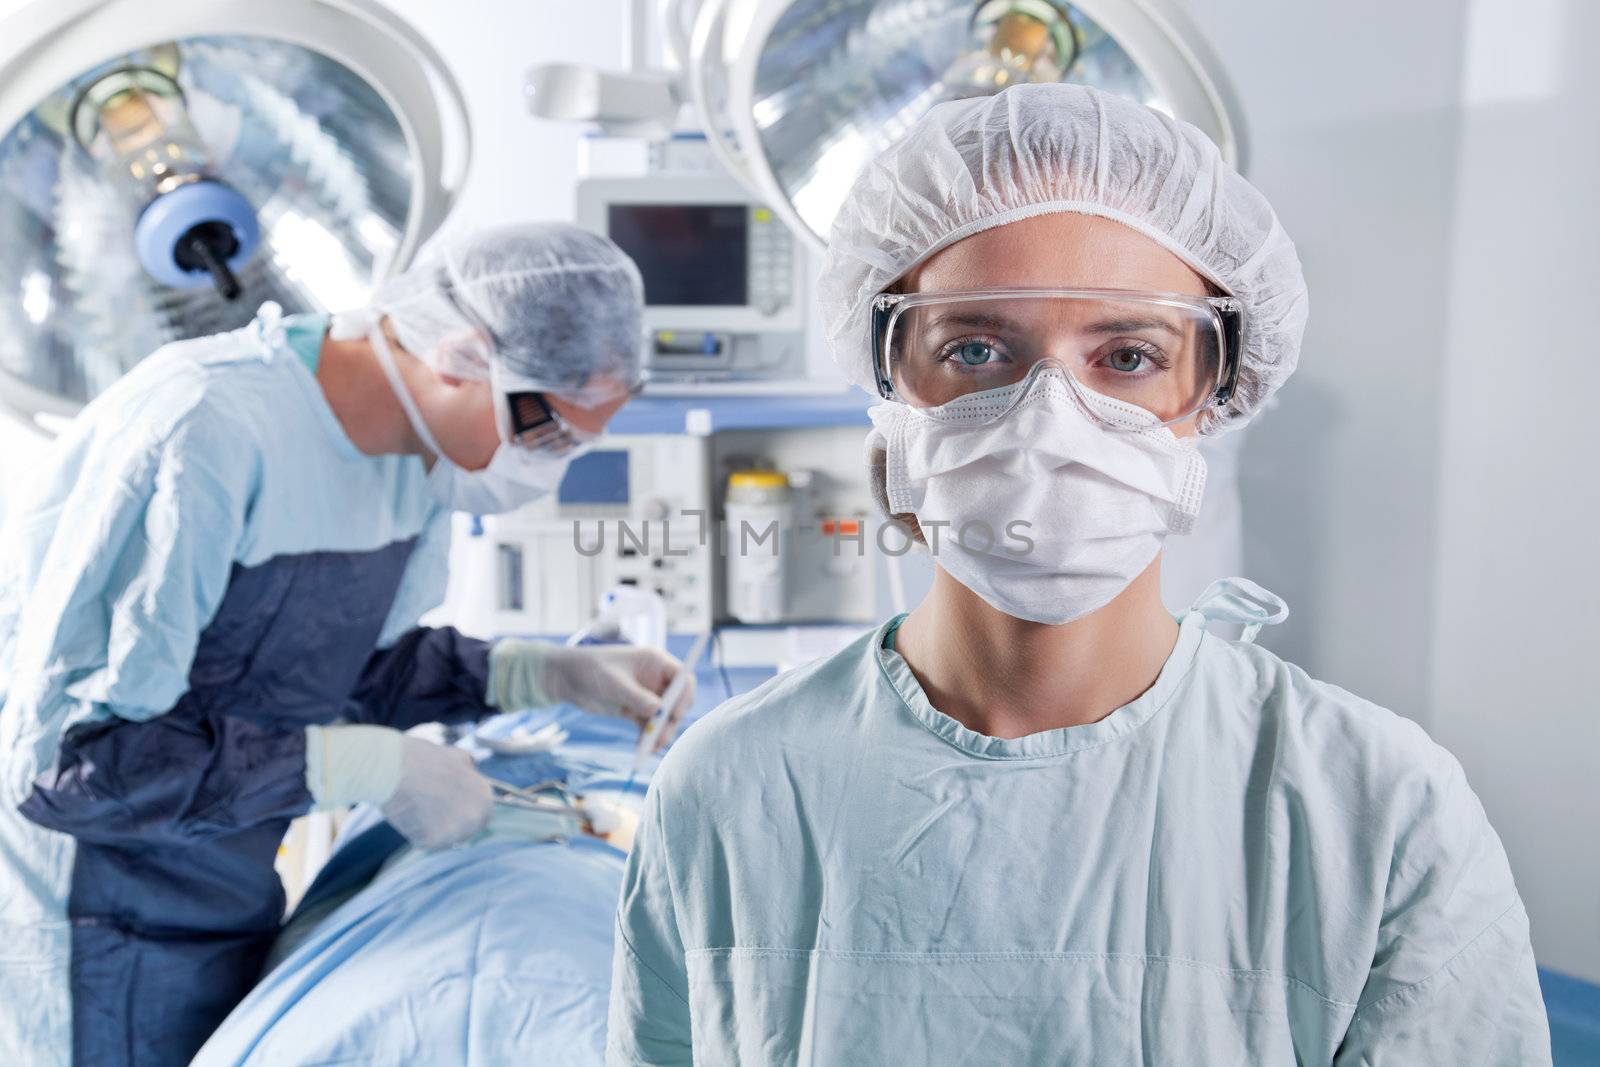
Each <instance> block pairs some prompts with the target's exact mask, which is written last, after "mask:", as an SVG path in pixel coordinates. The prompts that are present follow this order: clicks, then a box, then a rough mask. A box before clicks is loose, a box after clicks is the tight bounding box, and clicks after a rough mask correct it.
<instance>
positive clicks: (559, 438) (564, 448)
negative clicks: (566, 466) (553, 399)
mask: <svg viewBox="0 0 1600 1067" xmlns="http://www.w3.org/2000/svg"><path fill="white" fill-rule="evenodd" d="M499 416H500V436H501V438H502V439H503V440H505V441H507V442H508V443H510V444H513V445H516V446H517V447H519V448H526V449H530V450H533V451H538V452H551V453H554V454H555V455H558V456H564V455H566V454H567V453H569V452H573V451H576V450H578V449H580V448H582V447H584V446H585V445H588V444H591V443H593V442H594V441H595V440H596V439H597V438H598V437H599V435H598V434H593V433H589V432H588V431H586V430H582V429H580V428H578V427H576V426H573V425H572V424H571V423H569V422H567V420H566V419H563V418H562V417H561V414H560V412H558V411H556V410H555V408H553V407H551V405H550V402H549V400H547V399H546V398H545V396H544V394H542V393H536V392H517V393H506V394H504V396H503V397H502V400H501V405H500V409H499Z"/></svg>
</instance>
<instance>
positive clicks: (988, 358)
mask: <svg viewBox="0 0 1600 1067" xmlns="http://www.w3.org/2000/svg"><path fill="white" fill-rule="evenodd" d="M936 358H937V359H938V360H939V362H941V363H953V364H955V365H956V367H957V369H960V368H962V367H987V366H991V365H993V364H997V363H1009V362H1011V360H1010V358H1009V357H1008V356H1006V354H1005V352H1004V351H1003V350H1002V346H1001V345H1000V342H999V341H997V340H990V339H986V338H981V337H963V338H961V339H960V340H958V341H950V342H948V343H947V344H945V345H944V347H943V348H941V349H940V350H939V353H938V356H937V357H936Z"/></svg>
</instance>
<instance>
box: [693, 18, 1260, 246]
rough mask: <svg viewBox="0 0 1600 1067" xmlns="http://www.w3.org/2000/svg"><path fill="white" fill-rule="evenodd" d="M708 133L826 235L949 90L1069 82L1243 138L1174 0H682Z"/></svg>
mask: <svg viewBox="0 0 1600 1067" xmlns="http://www.w3.org/2000/svg"><path fill="white" fill-rule="evenodd" d="M672 5H675V6H671V5H669V10H670V12H671V14H670V15H669V20H670V19H672V18H676V17H678V16H679V15H681V14H682V10H683V8H685V7H686V6H692V7H693V9H694V10H693V12H692V14H693V27H694V28H693V33H692V34H691V35H690V39H689V42H688V58H687V61H686V62H685V65H684V66H685V77H684V80H685V82H686V85H687V88H688V90H689V95H690V97H691V99H692V100H693V102H694V104H695V107H696V110H697V111H698V112H699V117H700V121H701V124H702V126H703V128H704V129H705V132H706V135H707V139H708V143H710V144H711V146H712V148H713V149H714V150H715V151H716V152H717V153H718V155H719V157H720V158H721V161H722V162H723V163H724V165H726V166H727V167H728V168H729V169H730V170H731V171H733V173H734V174H735V175H736V176H738V177H739V178H740V179H741V180H743V181H744V182H746V184H748V185H749V186H750V187H751V188H752V190H753V191H754V192H755V193H757V195H759V196H761V197H762V198H763V199H765V200H766V201H767V202H768V203H770V204H771V205H772V206H773V208H774V209H775V210H777V211H778V212H779V213H780V215H781V216H782V217H783V219H784V221H785V222H787V223H788V224H789V226H790V227H791V228H792V229H794V230H795V231H796V232H797V233H799V234H800V235H801V236H803V237H805V238H806V239H808V240H809V241H810V242H811V243H812V244H814V245H820V244H821V243H822V242H823V241H824V239H825V236H826V234H827V232H828V227H829V225H830V224H831V223H832V221H833V216H834V214H835V213H836V212H837V211H838V208H839V204H840V203H841V202H842V200H843V199H844V196H845V194H846V192H847V191H848V190H849V188H850V184H851V182H852V181H853V180H854V178H855V175H856V173H857V172H858V171H859V170H860V168H861V167H862V165H863V164H865V163H866V161H867V160H869V159H871V158H872V157H873V156H875V155H877V154H878V153H879V152H881V151H882V150H883V149H884V148H885V147H886V146H887V145H888V144H890V143H891V142H892V141H894V140H895V139H896V138H898V137H899V136H901V135H902V134H903V133H904V132H905V131H906V130H907V129H908V128H909V127H910V126H911V125H912V124H913V123H915V122H916V121H917V119H919V118H921V117H922V115H924V114H925V113H926V112H927V111H928V109H929V108H931V107H933V106H934V105H936V104H938V103H940V102H941V101H945V100H951V99H958V98H962V97H970V96H975V95H987V94H991V93H996V92H999V91H1001V90H1002V89H1004V88H1006V87H1007V86H1009V85H1014V84H1017V83H1019V82H1057V81H1066V82H1074V83H1079V84H1085V85H1093V86H1095V87H1097V88H1100V89H1104V90H1106V91H1108V92H1113V93H1117V94H1119V95H1123V96H1127V97H1131V98H1133V99H1135V100H1138V101H1140V102H1142V103H1145V104H1147V105H1149V106H1151V107H1153V108H1156V109H1157V110H1160V111H1163V112H1165V113H1167V114H1170V115H1174V116H1176V117H1178V118H1182V119H1185V120H1187V121H1189V122H1192V123H1194V124H1195V125H1197V126H1199V127H1200V128H1201V129H1202V130H1204V131H1206V133H1208V134H1209V135H1210V136H1211V137H1212V139H1213V140H1215V141H1216V142H1217V143H1218V145H1219V146H1220V147H1221V148H1222V151H1223V154H1224V156H1225V157H1226V158H1228V159H1229V160H1230V161H1232V162H1234V163H1235V164H1236V165H1237V164H1239V163H1241V162H1242V156H1243V137H1242V131H1241V128H1240V124H1239V121H1238V118H1237V109H1236V107H1235V106H1234V104H1233V103H1232V99H1231V94H1230V92H1229V89H1228V86H1227V82H1226V79H1225V78H1224V77H1223V75H1222V73H1221V70H1220V67H1219V65H1218V64H1217V63H1216V61H1215V59H1214V58H1213V57H1212V56H1211V54H1210V52H1209V49H1208V46H1207V44H1206V42H1205V39H1204V35H1203V34H1202V33H1201V32H1200V30H1199V28H1198V27H1196V26H1195V25H1194V24H1193V23H1192V22H1191V21H1190V20H1189V19H1188V18H1187V17H1185V16H1184V14H1183V12H1182V11H1181V9H1179V8H1178V7H1176V6H1175V5H1174V4H1172V3H1171V2H1170V0H1078V2H1075V3H1067V2H1066V0H699V2H698V3H691V0H672Z"/></svg>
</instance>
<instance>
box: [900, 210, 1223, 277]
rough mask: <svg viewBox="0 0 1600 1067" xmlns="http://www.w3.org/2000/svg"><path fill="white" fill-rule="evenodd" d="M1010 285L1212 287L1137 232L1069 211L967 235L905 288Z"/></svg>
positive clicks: (918, 272) (935, 257)
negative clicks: (1207, 285) (1069, 212)
mask: <svg viewBox="0 0 1600 1067" xmlns="http://www.w3.org/2000/svg"><path fill="white" fill-rule="evenodd" d="M1007 288H1017V289H1134V290H1139V291H1143V292H1158V293H1189V294H1192V295H1195V296H1204V295H1205V294H1206V292H1207V287H1206V283H1205V279H1203V278H1201V277H1200V275H1199V274H1197V273H1195V271H1194V270H1193V269H1192V268H1191V267H1190V266H1189V265H1188V264H1186V263H1185V262H1184V261H1183V260H1181V259H1179V258H1178V257H1177V256H1176V255H1174V254H1173V253H1172V252H1170V251H1168V250H1167V249H1166V248H1164V247H1162V246H1161V245H1160V244H1158V243H1157V242H1156V241H1154V240H1152V239H1151V238H1149V237H1147V236H1145V235H1144V234H1142V233H1140V232H1139V231H1137V230H1135V229H1133V228H1131V227H1128V226H1124V225H1123V224H1122V223H1120V222H1114V221H1112V220H1111V219H1104V218H1100V217H1099V216H1097V215H1074V214H1068V213H1064V212H1058V213H1055V214H1051V215H1038V216H1035V217H1033V218H1029V219H1019V220H1017V221H1016V222H1010V223H1007V224H1005V225H1004V226H996V227H995V228H994V229H991V230H984V231H983V232H981V233H975V234H973V235H972V236H970V237H964V238H962V239H961V240H959V241H957V242H956V243H955V244H953V245H951V246H950V247H949V248H944V249H941V250H940V251H939V252H937V253H935V254H934V255H933V256H931V257H930V258H929V259H928V261H927V262H926V263H923V264H922V265H921V266H920V267H918V268H917V269H916V270H915V271H913V272H912V273H911V274H910V275H909V276H908V277H907V279H906V284H905V286H904V289H905V291H906V292H951V291H953V290H959V289H1007Z"/></svg>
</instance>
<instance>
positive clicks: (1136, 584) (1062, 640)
mask: <svg viewBox="0 0 1600 1067" xmlns="http://www.w3.org/2000/svg"><path fill="white" fill-rule="evenodd" d="M1177 641H1178V625H1177V623H1176V622H1174V621H1173V618H1172V616H1171V615H1170V614H1169V613H1168V612H1167V609H1166V607H1165V606H1164V605H1163V604H1162V602H1161V558H1160V557H1159V556H1157V557H1156V560H1155V562H1153V563H1151V564H1150V566H1149V567H1148V568H1146V570H1145V571H1144V573H1143V574H1141V575H1139V577H1137V578H1135V579H1134V580H1133V583H1132V584H1131V585H1129V586H1128V588H1126V589H1124V590H1123V591H1122V593H1121V594H1119V595H1118V596H1117V598H1116V599H1115V600H1113V601H1111V603H1109V604H1107V605H1106V606H1105V607H1103V608H1101V609H1100V610H1098V611H1095V612H1093V613H1091V614H1089V615H1086V616H1084V617H1083V618H1081V619H1077V620H1074V621H1073V622H1069V623H1066V624H1064V625H1061V626H1050V625H1046V624H1044V623H1036V622H1025V621H1023V620H1022V619H1017V618H1013V617H1012V616H1010V615H1006V614H1003V613H1001V612H999V611H996V610H995V609H994V608H992V607H990V606H989V605H988V604H987V603H986V602H985V601H984V600H983V599H982V598H980V597H979V596H978V595H977V594H976V593H973V592H972V591H971V590H970V589H968V588H966V587H965V586H963V585H962V584H961V583H960V582H957V581H956V580H955V579H954V578H952V577H950V575H949V574H948V573H947V572H946V571H945V570H944V569H943V568H936V570H935V577H934V583H933V589H932V590H931V591H930V592H929V593H928V596H927V598H926V599H925V600H923V602H922V603H921V604H919V605H918V606H917V608H916V610H915V611H913V612H912V613H911V614H910V615H909V616H907V618H906V621H905V622H904V623H902V624H901V626H900V629H899V631H898V632H897V633H896V634H895V649H896V651H898V652H899V653H900V654H901V655H902V656H904V657H905V660H906V663H907V665H909V666H910V668H911V671H912V673H913V674H915V675H916V677H917V680H918V681H919V682H921V683H922V689H923V692H925V693H926V694H927V696H928V700H929V701H930V702H931V703H932V704H933V706H934V707H935V708H937V709H939V710H940V711H942V712H944V713H945V714H946V715H949V716H950V717H951V718H953V719H955V720H956V721H957V722H959V723H961V724H962V725H963V726H965V727H967V728H968V729H970V730H975V731H977V732H978V733H980V734H985V735H987V736H989V737H1000V738H1016V737H1024V736H1026V735H1028V734H1036V733H1040V732H1042V731H1045V730H1054V729H1057V728H1059V727H1063V726H1081V725H1083V724H1085V723H1091V722H1098V721H1099V720H1101V719H1103V718H1105V717H1106V716H1107V715H1109V714H1111V713H1112V712H1113V711H1115V710H1117V709H1118V708H1120V707H1122V706H1123V705H1124V704H1127V703H1129V702H1130V701H1132V700H1133V699H1135V698H1136V697H1138V696H1139V695H1140V694H1141V693H1143V692H1144V691H1145V690H1146V689H1149V688H1150V686H1151V685H1152V684H1154V682H1155V680H1156V677H1157V675H1159V674H1160V673H1161V668H1162V666H1163V665H1164V664H1165V663H1166V661H1167V658H1168V657H1169V656H1170V655H1171V654H1172V649H1173V647H1174V646H1175V645H1176V644H1177Z"/></svg>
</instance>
